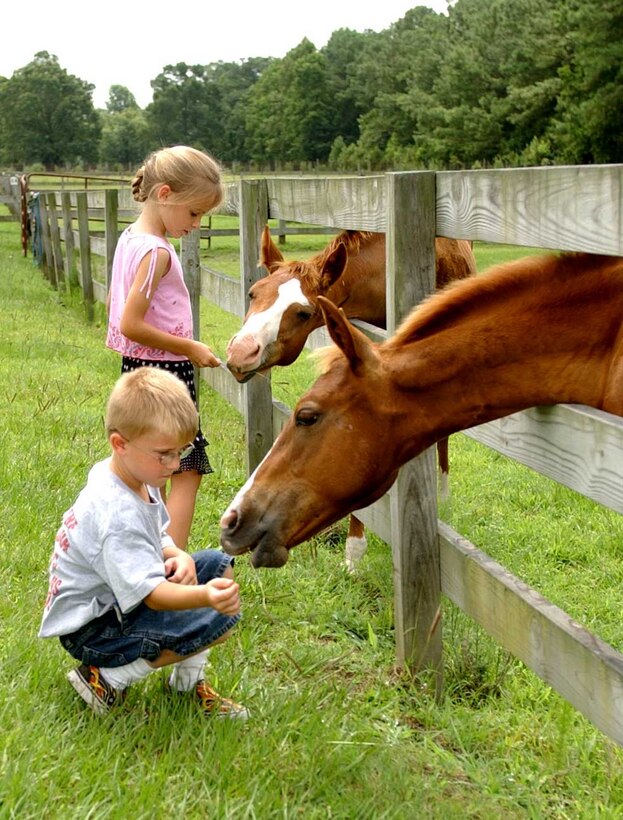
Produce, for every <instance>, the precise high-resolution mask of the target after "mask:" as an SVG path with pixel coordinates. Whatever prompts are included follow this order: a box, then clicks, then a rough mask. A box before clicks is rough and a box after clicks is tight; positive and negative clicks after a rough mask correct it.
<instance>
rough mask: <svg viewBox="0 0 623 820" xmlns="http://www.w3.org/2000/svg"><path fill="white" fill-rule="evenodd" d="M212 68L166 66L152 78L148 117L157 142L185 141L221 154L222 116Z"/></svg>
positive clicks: (180, 65)
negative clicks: (152, 92)
mask: <svg viewBox="0 0 623 820" xmlns="http://www.w3.org/2000/svg"><path fill="white" fill-rule="evenodd" d="M212 73H213V68H212V67H210V66H202V65H192V66H190V65H187V64H186V63H177V64H176V65H167V66H165V67H164V69H163V72H162V73H161V74H159V75H158V76H157V77H156V79H155V80H153V81H152V83H151V86H152V88H153V90H154V95H153V101H152V102H151V103H150V104H149V105H148V106H147V109H146V113H147V118H148V121H149V124H150V127H151V130H152V136H153V138H154V142H155V143H157V144H158V145H175V144H181V143H185V144H188V145H193V146H194V147H196V148H200V149H202V150H205V151H209V152H210V153H212V154H214V155H215V156H216V157H218V156H219V155H220V153H221V149H222V147H223V130H224V129H223V116H222V108H221V100H220V91H219V89H218V86H217V85H216V84H215V83H214V82H212V81H211V79H212V76H211V75H212Z"/></svg>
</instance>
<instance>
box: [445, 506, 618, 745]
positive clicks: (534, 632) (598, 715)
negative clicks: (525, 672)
mask: <svg viewBox="0 0 623 820" xmlns="http://www.w3.org/2000/svg"><path fill="white" fill-rule="evenodd" d="M439 540H440V548H441V556H440V560H441V588H442V591H443V593H444V594H445V595H447V596H448V598H450V600H451V601H453V602H454V603H455V604H456V605H457V606H459V607H460V608H461V609H462V610H463V611H464V612H466V613H467V614H468V615H469V616H470V617H471V618H473V619H474V620H475V621H476V622H477V623H479V624H480V625H481V626H482V627H483V628H484V629H485V630H486V631H487V632H488V633H489V634H490V635H491V636H492V637H493V638H495V640H496V641H497V642H498V643H499V644H501V646H503V647H504V648H505V649H507V650H508V651H509V652H511V653H512V654H513V655H514V656H515V657H517V658H519V659H520V660H521V661H523V663H525V664H526V666H528V667H530V669H532V670H533V671H534V672H536V674H537V675H538V676H539V677H540V678H541V679H542V680H544V681H545V682H546V683H548V684H550V685H551V686H553V687H554V689H556V691H557V692H559V693H560V694H561V695H562V696H563V697H564V698H566V700H568V701H569V702H570V703H571V704H573V706H575V708H576V709H578V710H579V711H580V712H582V714H584V715H585V716H586V717H587V718H588V719H589V720H590V721H592V723H593V724H594V725H595V726H597V728H599V729H601V731H602V732H604V734H606V735H608V736H609V737H611V738H612V739H613V740H615V741H616V742H617V743H619V744H620V745H623V655H621V654H619V653H618V652H616V651H615V650H614V649H613V648H612V647H611V646H609V645H608V644H606V643H605V642H604V641H602V640H600V639H599V638H597V637H596V636H595V635H593V634H591V633H590V632H588V630H586V629H585V628H584V627H582V626H580V624H578V623H576V622H575V621H574V620H573V619H572V618H570V617H569V616H568V615H567V614H566V613H565V612H563V611H562V610H561V609H559V608H558V607H557V606H555V605H554V604H552V603H551V602H550V601H548V600H547V599H546V598H544V597H543V596H542V595H539V593H538V592H536V591H535V590H533V589H531V588H530V587H529V586H528V585H527V584H524V583H523V582H522V581H520V580H519V579H517V578H516V577H515V576H514V575H512V574H511V573H510V572H507V571H506V570H505V569H504V568H503V567H502V566H500V564H498V563H497V562H496V561H494V560H493V559H491V558H489V557H488V556H487V555H485V554H484V553H483V552H481V551H480V550H478V549H476V547H474V545H473V544H470V542H469V541H467V540H466V539H465V538H462V537H461V536H460V535H458V534H457V533H456V532H455V531H454V530H452V529H451V528H450V527H448V526H447V525H446V524H444V523H442V522H439Z"/></svg>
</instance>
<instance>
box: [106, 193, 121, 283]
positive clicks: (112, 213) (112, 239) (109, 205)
mask: <svg viewBox="0 0 623 820" xmlns="http://www.w3.org/2000/svg"><path fill="white" fill-rule="evenodd" d="M104 203H105V207H104V220H105V222H104V230H105V232H106V233H105V236H106V293H108V291H109V289H110V280H111V278H112V260H113V257H114V255H115V248H116V247H117V240H118V239H119V192H118V191H117V189H116V188H109V189H108V190H107V191H106V194H105V200H104Z"/></svg>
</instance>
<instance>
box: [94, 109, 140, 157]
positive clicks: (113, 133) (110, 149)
mask: <svg viewBox="0 0 623 820" xmlns="http://www.w3.org/2000/svg"><path fill="white" fill-rule="evenodd" d="M103 123H104V125H103V128H102V138H101V140H100V153H99V156H100V161H101V162H102V163H104V165H108V166H110V167H113V168H117V167H119V168H123V169H128V170H131V169H133V168H136V167H138V166H139V165H140V164H141V163H142V161H143V160H144V159H145V157H146V156H147V154H148V153H149V151H150V149H151V148H152V147H153V143H152V141H151V130H150V128H149V124H148V122H147V117H146V116H145V113H144V112H143V111H141V109H140V108H139V107H138V106H136V107H135V108H125V109H123V110H121V111H119V112H118V113H116V114H104V116H103Z"/></svg>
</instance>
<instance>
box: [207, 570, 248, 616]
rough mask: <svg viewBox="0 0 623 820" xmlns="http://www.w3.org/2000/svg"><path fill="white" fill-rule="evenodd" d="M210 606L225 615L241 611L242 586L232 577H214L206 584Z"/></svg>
mask: <svg viewBox="0 0 623 820" xmlns="http://www.w3.org/2000/svg"><path fill="white" fill-rule="evenodd" d="M205 589H206V592H207V594H208V601H207V603H208V606H211V607H212V609H216V611H217V612H220V613H222V614H223V615H237V614H238V613H239V612H240V586H239V585H238V584H237V583H236V581H234V580H233V579H232V578H213V579H212V580H211V581H208V583H207V584H206V585H205Z"/></svg>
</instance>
